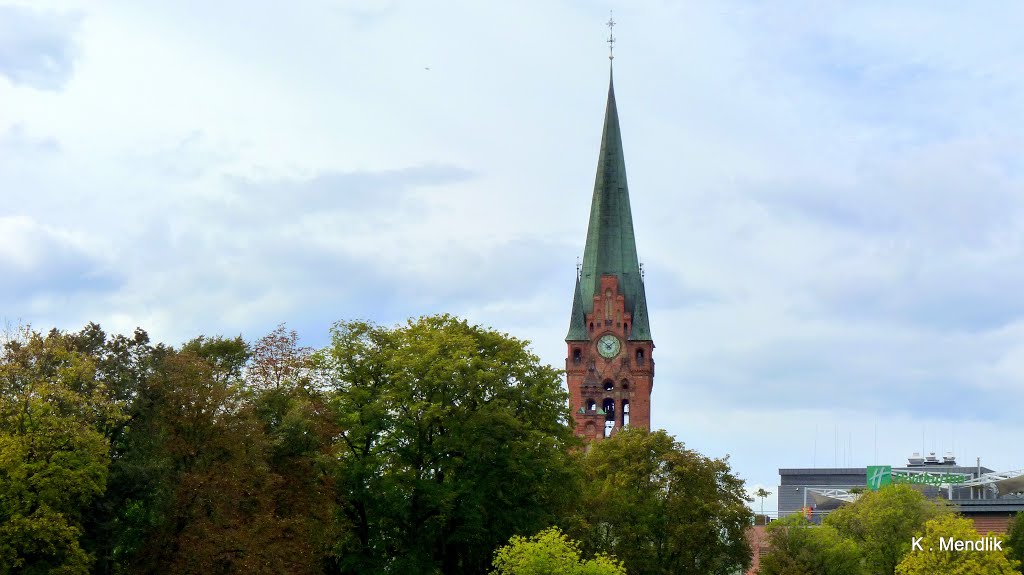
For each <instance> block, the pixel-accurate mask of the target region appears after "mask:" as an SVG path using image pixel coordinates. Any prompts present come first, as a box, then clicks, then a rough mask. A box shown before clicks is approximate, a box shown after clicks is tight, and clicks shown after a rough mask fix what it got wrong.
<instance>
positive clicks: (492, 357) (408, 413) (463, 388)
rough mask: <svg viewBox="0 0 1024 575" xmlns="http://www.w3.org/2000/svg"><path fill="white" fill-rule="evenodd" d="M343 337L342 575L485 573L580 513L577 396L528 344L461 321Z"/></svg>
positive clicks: (348, 332)
mask: <svg viewBox="0 0 1024 575" xmlns="http://www.w3.org/2000/svg"><path fill="white" fill-rule="evenodd" d="M332 334H333V339H332V343H331V346H330V347H328V348H327V349H325V350H324V351H323V352H321V353H320V354H319V355H318V357H317V362H318V365H319V368H320V370H321V372H322V376H321V378H322V380H323V381H324V382H325V385H326V392H327V394H328V395H329V397H330V401H331V407H332V411H333V413H334V417H335V423H336V425H337V427H338V429H339V433H338V436H337V441H336V443H335V445H334V450H333V452H332V457H333V461H332V463H333V467H332V469H331V474H332V477H333V478H334V480H335V482H336V487H337V489H338V493H339V500H338V505H339V509H340V511H341V515H342V517H343V518H344V520H345V522H346V523H347V524H348V529H347V532H348V537H347V538H345V539H343V540H342V541H341V542H340V544H339V546H338V549H337V554H338V556H339V559H338V563H337V568H338V569H339V571H340V572H342V573H359V574H366V575H370V574H374V573H396V574H398V573H445V574H446V575H457V574H459V573H482V572H484V571H486V570H487V568H488V567H489V566H490V563H491V557H492V554H493V552H494V550H495V549H496V548H497V547H498V546H500V545H501V544H503V543H504V542H506V541H508V539H509V537H510V536H511V535H513V534H517V533H535V532H536V531H538V530H539V529H541V528H543V527H545V526H547V525H550V524H552V523H554V522H555V521H556V519H557V518H558V517H559V516H560V514H563V511H564V510H565V509H567V508H568V507H569V506H570V505H571V504H572V498H573V491H572V490H571V489H569V490H567V489H566V488H567V487H571V485H572V481H573V469H574V468H573V466H572V460H571V458H570V456H569V455H568V449H567V447H568V446H569V445H570V444H572V443H573V441H574V439H573V436H572V433H571V427H570V424H569V422H570V416H569V413H568V408H567V404H566V399H567V398H566V394H565V392H564V391H563V390H562V386H561V379H560V376H559V372H558V371H556V370H554V369H553V368H550V367H548V366H544V365H540V364H539V362H538V360H537V357H536V356H534V355H533V354H532V353H530V351H529V350H528V349H527V346H526V343H525V342H523V341H520V340H518V339H515V338H512V337H509V336H507V335H505V334H501V333H498V332H495V331H492V330H488V329H484V328H481V327H479V326H473V325H469V324H468V323H466V322H465V321H460V320H457V319H455V318H453V317H450V316H434V317H425V318H421V319H419V320H415V321H410V322H409V323H408V324H406V325H404V326H400V327H397V328H394V329H388V328H383V327H380V326H376V325H373V324H370V323H365V322H342V323H339V324H337V325H336V326H335V327H334V329H333V331H332Z"/></svg>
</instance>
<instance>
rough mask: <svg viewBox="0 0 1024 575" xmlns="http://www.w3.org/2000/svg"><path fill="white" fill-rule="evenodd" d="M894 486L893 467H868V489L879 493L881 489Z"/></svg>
mask: <svg viewBox="0 0 1024 575" xmlns="http://www.w3.org/2000/svg"><path fill="white" fill-rule="evenodd" d="M886 485H892V466H891V465H869V466H868V489H870V490H871V491H878V489H879V488H881V487H885V486H886Z"/></svg>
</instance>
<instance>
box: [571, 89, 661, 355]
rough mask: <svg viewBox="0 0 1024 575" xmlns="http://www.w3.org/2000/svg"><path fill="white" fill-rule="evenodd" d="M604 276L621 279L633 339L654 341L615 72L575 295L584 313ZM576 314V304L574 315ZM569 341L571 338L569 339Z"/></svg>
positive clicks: (590, 310) (588, 311) (630, 337)
mask: <svg viewBox="0 0 1024 575" xmlns="http://www.w3.org/2000/svg"><path fill="white" fill-rule="evenodd" d="M603 275H614V276H617V277H618V278H619V289H621V290H622V292H623V295H624V296H625V298H626V310H627V311H629V312H631V313H632V314H633V325H632V326H631V327H632V329H631V330H630V336H629V339H631V340H634V341H648V340H650V339H651V328H650V324H649V323H648V317H647V301H646V297H645V295H644V284H643V278H641V277H640V261H639V258H638V257H637V253H636V239H635V237H634V235H633V215H632V213H631V212H630V209H629V187H628V186H627V185H626V159H625V156H624V155H623V153H622V134H621V133H620V131H619V112H618V109H617V108H616V106H615V83H614V79H613V78H612V77H611V75H609V79H608V106H607V108H606V109H605V114H604V131H603V133H602V135H601V152H600V155H599V156H598V161H597V179H596V181H595V182H594V197H593V200H592V201H591V205H590V225H589V226H588V228H587V245H586V247H585V248H584V251H583V266H582V270H581V274H580V278H579V280H578V283H579V288H578V293H577V295H578V296H579V297H580V299H581V300H582V302H581V303H582V304H583V305H582V307H583V312H584V313H592V312H593V311H594V310H593V308H594V291H595V290H596V289H597V286H598V285H599V284H600V281H601V276H603ZM575 314H576V304H575V303H574V304H573V318H574V319H575ZM574 329H575V328H574V327H570V335H572V334H574ZM567 341H572V340H569V339H568V338H567Z"/></svg>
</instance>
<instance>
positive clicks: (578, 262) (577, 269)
mask: <svg viewBox="0 0 1024 575" xmlns="http://www.w3.org/2000/svg"><path fill="white" fill-rule="evenodd" d="M580 269H582V266H581V265H580V256H576V279H580Z"/></svg>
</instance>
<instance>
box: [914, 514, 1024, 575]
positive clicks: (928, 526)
mask: <svg viewBox="0 0 1024 575" xmlns="http://www.w3.org/2000/svg"><path fill="white" fill-rule="evenodd" d="M917 534H918V536H923V537H924V539H923V540H921V548H920V549H918V550H914V551H911V552H910V553H908V554H907V555H906V556H904V558H903V560H902V561H900V564H899V565H898V566H897V567H896V574H897V575H1014V574H1015V573H1017V571H1016V569H1015V568H1016V567H1018V566H1019V563H1017V561H1015V560H1013V559H1010V558H1009V557H1007V554H1006V553H1005V552H1004V551H1002V550H998V549H997V550H993V551H970V552H963V551H955V550H952V551H951V550H945V551H944V550H942V548H941V546H940V538H952V539H953V540H955V541H976V540H979V539H981V536H980V535H979V534H978V532H977V531H975V529H974V524H973V523H972V522H971V520H970V519H965V518H963V517H958V516H956V515H953V514H947V515H944V516H942V517H938V518H935V519H931V520H929V521H927V522H926V523H925V524H924V530H923V532H922V531H919V532H918V533H917Z"/></svg>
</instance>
